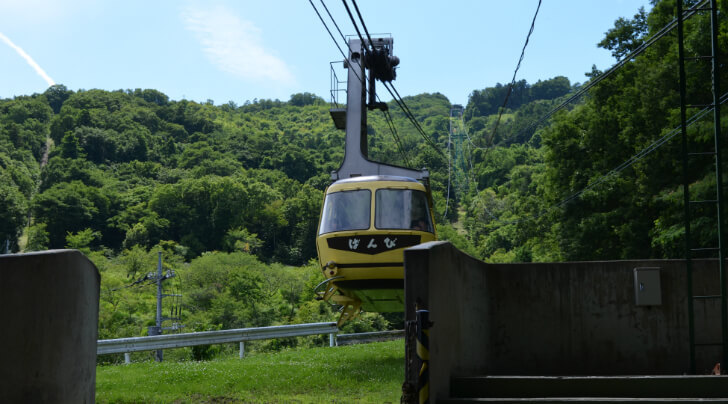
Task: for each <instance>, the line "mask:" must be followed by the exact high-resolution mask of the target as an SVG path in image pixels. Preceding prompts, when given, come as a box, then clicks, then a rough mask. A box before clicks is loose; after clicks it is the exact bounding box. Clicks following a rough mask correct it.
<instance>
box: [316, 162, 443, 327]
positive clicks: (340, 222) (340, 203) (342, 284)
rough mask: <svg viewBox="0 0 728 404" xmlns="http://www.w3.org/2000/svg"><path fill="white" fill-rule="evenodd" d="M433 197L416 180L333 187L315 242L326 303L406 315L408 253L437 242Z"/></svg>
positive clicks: (357, 181)
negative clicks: (323, 277) (419, 246)
mask: <svg viewBox="0 0 728 404" xmlns="http://www.w3.org/2000/svg"><path fill="white" fill-rule="evenodd" d="M428 191H429V190H428V189H426V188H425V186H424V185H423V184H421V183H420V182H418V181H416V180H414V179H410V178H405V177H393V176H369V177H355V178H349V179H345V180H340V181H337V182H335V183H333V184H332V185H331V186H329V188H328V189H327V190H326V197H325V199H324V205H323V209H322V213H321V220H320V223H319V231H318V238H317V240H316V248H317V250H318V254H319V263H320V265H321V269H322V271H323V273H324V276H325V278H326V281H325V282H324V283H325V284H326V291H325V292H322V293H321V297H323V298H324V299H327V300H329V299H330V300H331V301H333V302H335V303H339V304H342V305H343V306H345V313H346V309H347V308H348V307H349V306H354V307H356V309H354V308H351V309H350V311H351V310H353V311H356V312H358V307H361V308H362V309H364V310H367V311H374V312H392V311H402V310H403V307H404V306H403V305H404V263H403V259H404V254H403V251H404V249H405V248H407V247H411V246H414V245H417V244H420V243H424V242H427V241H433V240H435V239H436V236H435V229H434V225H433V223H434V221H433V217H432V210H431V202H430V200H431V199H430V197H429V195H428ZM355 315H356V313H353V314H351V313H350V317H351V318H353V317H354V316H355ZM343 317H344V316H342V319H343ZM344 321H345V319H344ZM340 322H341V320H340Z"/></svg>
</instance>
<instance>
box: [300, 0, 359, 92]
mask: <svg viewBox="0 0 728 404" xmlns="http://www.w3.org/2000/svg"><path fill="white" fill-rule="evenodd" d="M308 2H309V3H310V4H311V7H313V11H315V12H316V15H317V16H318V17H319V20H321V24H323V26H324V28H326V32H328V33H329V36H330V37H331V40H332V41H334V45H336V48H337V49H338V50H339V53H341V56H343V57H344V61H346V63H347V64H348V65H349V66H351V65H352V63H351V60H349V57H348V56H347V55H346V53H344V51H343V50H342V49H341V46H339V43H338V42H337V41H336V38H334V34H332V33H331V30H330V29H329V26H328V25H326V21H324V19H323V17H321V13H319V11H318V9H317V8H316V5H314V4H313V1H312V0H308ZM322 2H323V0H322ZM327 10H328V9H327ZM329 16H331V14H329ZM331 21H333V23H334V25H336V27H337V29H338V24H336V21H335V20H334V19H333V17H332V18H331ZM339 33H341V31H339ZM342 36H343V34H342ZM344 42H346V38H344ZM354 75H355V76H356V78H357V79H359V81H360V82H361V83H362V85H363V84H364V80H363V79H362V77H360V76H359V73H358V72H357V71H356V70H354Z"/></svg>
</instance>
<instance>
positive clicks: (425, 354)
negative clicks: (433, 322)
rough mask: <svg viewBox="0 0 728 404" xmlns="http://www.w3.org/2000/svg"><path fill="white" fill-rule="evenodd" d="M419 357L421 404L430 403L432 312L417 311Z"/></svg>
mask: <svg viewBox="0 0 728 404" xmlns="http://www.w3.org/2000/svg"><path fill="white" fill-rule="evenodd" d="M417 357H418V358H420V360H421V361H422V368H420V375H419V377H418V378H417V391H418V393H419V397H420V404H427V403H429V402H430V369H429V364H430V312H429V311H427V310H417Z"/></svg>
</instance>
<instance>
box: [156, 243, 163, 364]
mask: <svg viewBox="0 0 728 404" xmlns="http://www.w3.org/2000/svg"><path fill="white" fill-rule="evenodd" d="M157 254H158V255H157V327H156V330H155V331H156V334H155V335H162V252H161V251H160V252H159V253H157ZM155 359H156V360H157V362H161V361H162V359H163V351H162V350H161V349H157V354H156V356H155Z"/></svg>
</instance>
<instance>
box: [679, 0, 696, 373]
mask: <svg viewBox="0 0 728 404" xmlns="http://www.w3.org/2000/svg"><path fill="white" fill-rule="evenodd" d="M682 2H683V0H678V1H677V55H678V56H677V57H678V67H679V74H680V130H681V133H682V165H683V208H684V213H683V214H684V216H685V272H686V277H687V289H688V290H687V292H688V335H689V343H690V373H691V374H695V317H694V312H693V265H692V256H691V252H690V248H691V240H690V167H689V161H688V131H687V125H686V114H685V87H686V82H685V54H684V52H685V50H684V47H683V41H684V40H683V19H682V15H683V11H682V10H683V8H682Z"/></svg>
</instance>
